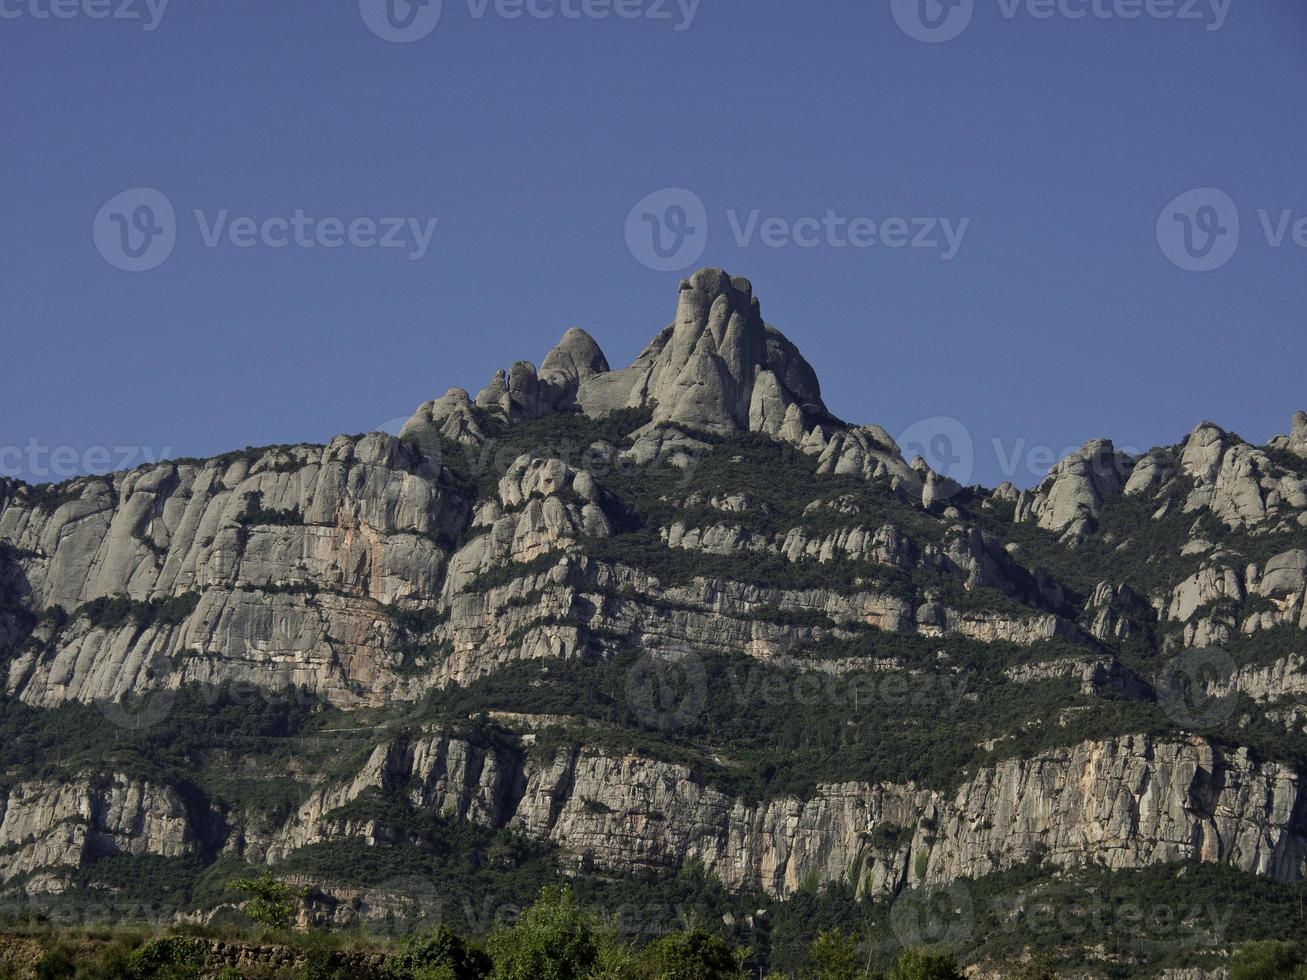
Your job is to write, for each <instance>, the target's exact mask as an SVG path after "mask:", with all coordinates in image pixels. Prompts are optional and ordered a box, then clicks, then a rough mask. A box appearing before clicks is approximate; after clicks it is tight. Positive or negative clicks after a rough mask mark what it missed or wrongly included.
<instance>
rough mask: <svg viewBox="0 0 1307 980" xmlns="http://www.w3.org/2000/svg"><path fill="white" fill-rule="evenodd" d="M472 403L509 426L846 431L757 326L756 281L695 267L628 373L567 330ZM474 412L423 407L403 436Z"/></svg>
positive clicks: (790, 348)
mask: <svg viewBox="0 0 1307 980" xmlns="http://www.w3.org/2000/svg"><path fill="white" fill-rule="evenodd" d="M475 404H476V406H477V407H478V408H480V409H482V410H485V411H490V412H493V413H495V414H498V415H500V416H501V417H503V418H504V419H505V420H506V421H510V422H517V421H523V420H526V419H532V418H537V417H539V416H541V415H545V414H548V413H550V412H559V411H575V410H577V409H580V410H581V411H583V412H585V413H586V414H587V415H590V416H594V417H598V416H602V415H605V414H607V413H608V412H611V411H614V410H616V409H620V408H650V409H652V411H653V421H654V422H676V423H680V424H681V425H683V426H685V427H686V428H691V429H705V430H708V431H714V432H746V431H753V432H766V433H768V434H769V435H773V436H781V437H784V438H789V439H790V440H791V441H793V442H795V443H798V442H800V441H801V440H802V439H803V438H804V436H805V434H806V433H807V432H808V431H809V430H811V429H812V428H813V426H815V425H817V424H819V423H824V424H825V425H826V427H827V428H828V429H830V428H834V429H842V428H844V426H843V424H842V423H839V422H838V420H836V419H834V418H832V417H831V415H830V413H829V412H827V410H826V406H825V405H824V404H823V403H822V400H821V386H820V384H819V383H818V381H817V374H816V372H815V371H813V369H812V366H811V365H810V364H809V363H808V362H807V361H806V360H805V359H804V357H803V355H802V354H800V353H799V349H798V348H797V347H796V346H795V345H794V344H792V343H791V342H790V341H789V340H788V339H787V338H786V337H785V335H784V334H782V333H781V332H780V331H779V330H777V329H776V328H774V327H771V326H769V325H767V324H766V323H765V322H764V321H763V318H762V306H761V304H760V303H759V302H758V299H757V297H755V296H754V295H753V284H752V283H751V282H749V280H748V279H744V278H741V277H739V276H731V275H728V274H727V273H725V272H723V271H722V270H721V269H701V270H699V271H698V272H696V273H695V274H694V275H692V276H691V277H690V278H688V279H684V280H682V281H681V284H680V290H679V294H678V298H677V306H676V318H675V319H674V320H673V321H672V323H671V325H670V326H668V327H666V328H664V329H663V330H662V331H661V332H660V333H659V334H658V335H657V336H656V337H655V338H654V339H653V340H652V341H651V342H650V343H649V345H648V346H647V347H646V348H645V349H644V351H643V352H642V353H641V354H640V356H639V357H637V358H636V360H635V362H634V363H633V364H631V365H630V367H627V368H624V369H622V370H619V371H613V370H611V368H610V367H609V364H608V360H607V358H606V357H604V353H603V351H602V350H601V349H600V347H599V345H598V344H597V343H596V342H595V340H594V338H592V337H591V336H590V335H589V334H588V333H586V332H585V331H584V330H581V329H580V328H578V327H572V328H571V329H569V330H568V331H567V332H566V333H565V334H563V337H562V339H561V340H559V342H558V344H557V345H556V346H555V347H554V348H553V349H552V350H550V351H549V353H548V354H546V355H545V358H544V360H543V361H542V362H541V365H540V369H539V371H537V370H536V368H535V366H534V365H533V364H532V363H531V362H529V361H518V362H517V363H516V364H514V365H513V366H512V367H511V368H509V369H508V370H507V371H505V370H499V371H496V372H495V375H494V377H493V378H492V379H491V381H490V383H489V384H488V385H487V386H486V387H485V388H483V389H482V390H481V392H480V393H479V394H478V395H477V396H476V399H475ZM470 414H471V405H470V404H469V403H467V402H466V399H454V400H452V401H451V400H450V396H448V395H447V396H446V397H445V398H444V399H441V400H440V401H439V402H428V403H426V404H425V405H423V406H422V407H421V408H420V409H419V410H418V413H417V415H415V416H414V417H413V419H412V420H410V422H409V424H408V425H407V426H405V429H404V434H406V435H407V434H416V433H417V432H419V431H422V430H426V429H428V428H429V427H430V426H432V425H435V426H436V427H437V428H440V429H441V431H442V432H443V431H444V428H445V427H446V425H447V424H449V427H450V430H451V431H458V432H466V431H467V430H468V428H469V425H468V423H467V418H468V417H470ZM451 418H453V419H455V422H454V423H452V424H450V419H451ZM446 434H448V433H446Z"/></svg>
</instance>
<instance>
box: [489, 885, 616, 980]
mask: <svg viewBox="0 0 1307 980" xmlns="http://www.w3.org/2000/svg"><path fill="white" fill-rule="evenodd" d="M487 951H488V952H489V953H490V959H491V961H492V962H493V964H494V965H493V969H492V971H491V976H492V977H494V978H495V980H579V978H581V977H584V976H586V975H587V974H588V973H589V972H590V969H591V967H593V966H594V964H595V961H596V958H597V955H598V948H597V945H596V942H595V934H594V930H593V929H592V928H591V925H590V921H589V917H588V916H587V915H586V913H585V910H583V909H582V908H581V906H580V904H579V903H578V902H577V900H576V896H575V895H573V894H572V890H571V889H570V888H566V887H564V888H553V887H549V888H544V889H542V890H541V892H540V897H539V898H538V899H537V900H536V902H535V904H534V905H532V906H531V907H530V908H529V909H527V910H526V911H525V912H523V913H522V918H521V919H520V920H519V921H518V923H517V925H515V926H513V928H511V929H499V930H496V931H495V932H493V933H491V935H490V941H489V942H488V943H487Z"/></svg>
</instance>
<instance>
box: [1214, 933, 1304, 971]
mask: <svg viewBox="0 0 1307 980" xmlns="http://www.w3.org/2000/svg"><path fill="white" fill-rule="evenodd" d="M1230 980H1307V963H1304V961H1303V956H1302V953H1301V952H1300V951H1299V949H1298V947H1297V946H1295V945H1294V944H1293V943H1282V942H1275V941H1273V940H1267V941H1265V942H1259V943H1248V944H1246V945H1244V946H1241V947H1239V951H1238V952H1237V953H1235V955H1234V961H1233V962H1232V963H1231V964H1230Z"/></svg>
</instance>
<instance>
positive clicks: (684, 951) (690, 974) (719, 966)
mask: <svg viewBox="0 0 1307 980" xmlns="http://www.w3.org/2000/svg"><path fill="white" fill-rule="evenodd" d="M645 958H646V959H647V961H648V963H649V965H650V966H651V967H652V968H653V975H654V976H656V977H659V978H660V980H733V978H735V977H738V976H739V975H740V968H739V965H738V964H737V963H736V961H735V955H734V953H733V952H732V951H731V947H730V946H729V945H727V943H726V940H724V939H722V937H721V936H717V935H714V934H712V933H710V932H705V931H704V930H702V929H697V928H696V929H690V930H688V931H686V932H676V933H672V935H670V936H664V937H663V938H662V939H659V940H658V941H657V942H654V943H650V944H649V948H648V950H646V952H645Z"/></svg>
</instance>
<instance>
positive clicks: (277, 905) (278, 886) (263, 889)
mask: <svg viewBox="0 0 1307 980" xmlns="http://www.w3.org/2000/svg"><path fill="white" fill-rule="evenodd" d="M231 887H232V888H234V889H236V891H238V892H244V893H245V894H247V895H249V896H250V899H249V901H247V902H246V903H245V914H246V915H248V916H249V917H250V918H251V919H253V920H254V921H255V922H257V923H259V924H260V925H264V926H267V927H268V928H270V929H288V928H290V924H291V920H292V919H294V917H295V906H296V905H297V904H298V902H299V900H300V899H302V898H303V897H304V896H305V895H306V894H307V890H306V889H303V888H294V887H292V886H291V885H288V884H286V883H285V882H284V881H281V880H280V879H278V878H277V877H276V876H275V875H274V874H273V873H272V872H271V871H265V872H263V874H261V875H259V876H258V877H257V878H237V879H235V880H234V881H233V882H232V883H231Z"/></svg>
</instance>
